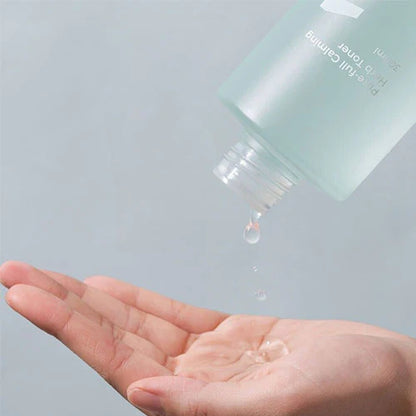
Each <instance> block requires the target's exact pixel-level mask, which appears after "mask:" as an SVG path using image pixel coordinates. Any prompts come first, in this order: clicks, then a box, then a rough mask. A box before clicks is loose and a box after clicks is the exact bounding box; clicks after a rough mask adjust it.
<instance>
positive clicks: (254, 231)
mask: <svg viewBox="0 0 416 416" xmlns="http://www.w3.org/2000/svg"><path fill="white" fill-rule="evenodd" d="M260 217H261V214H260V213H259V212H257V211H254V210H253V211H251V213H250V219H249V221H248V224H247V225H246V227H245V228H244V233H243V237H244V240H245V241H247V243H249V244H256V243H258V241H259V240H260V225H259V219H260Z"/></svg>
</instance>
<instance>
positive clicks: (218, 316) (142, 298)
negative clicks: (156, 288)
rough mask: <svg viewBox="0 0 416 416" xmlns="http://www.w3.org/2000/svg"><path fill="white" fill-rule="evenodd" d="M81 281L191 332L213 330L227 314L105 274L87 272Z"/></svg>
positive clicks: (198, 332)
mask: <svg viewBox="0 0 416 416" xmlns="http://www.w3.org/2000/svg"><path fill="white" fill-rule="evenodd" d="M84 283H85V284H87V285H89V286H92V287H95V288H97V289H100V290H102V291H104V292H107V293H109V294H110V295H112V296H114V297H115V298H117V299H119V300H121V301H122V302H124V303H126V304H128V305H131V306H134V307H136V308H138V309H140V310H142V311H144V312H147V313H150V314H152V315H155V316H158V317H160V318H162V319H165V320H166V321H169V322H171V323H172V324H174V325H176V326H177V327H179V328H182V329H184V330H185V331H187V332H190V333H194V334H200V333H203V332H206V331H212V330H214V329H215V328H216V327H217V326H218V325H219V324H220V323H221V322H222V321H223V320H224V319H226V318H227V317H228V316H229V314H226V313H223V312H219V311H214V310H211V309H205V308H199V307H197V306H192V305H189V304H187V303H183V302H180V301H177V300H174V299H171V298H168V297H166V296H163V295H161V294H159V293H156V292H152V291H150V290H147V289H144V288H142V287H137V286H134V285H132V284H130V283H126V282H122V281H121V280H117V279H114V278H112V277H108V276H91V277H88V278H87V279H85V280H84Z"/></svg>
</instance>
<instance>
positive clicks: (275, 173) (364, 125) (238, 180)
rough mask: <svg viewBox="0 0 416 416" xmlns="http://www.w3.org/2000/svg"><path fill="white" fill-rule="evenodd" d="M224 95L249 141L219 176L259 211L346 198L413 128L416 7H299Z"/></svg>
mask: <svg viewBox="0 0 416 416" xmlns="http://www.w3.org/2000/svg"><path fill="white" fill-rule="evenodd" d="M219 95H220V98H221V100H222V101H223V102H224V103H225V105H226V106H227V107H228V108H229V109H230V110H231V111H232V113H233V114H234V115H235V116H236V117H237V118H238V119H239V120H240V121H241V123H242V124H243V125H244V126H245V127H246V130H247V133H248V134H247V137H246V138H245V139H244V140H242V141H241V142H240V143H238V144H236V145H235V146H234V147H232V148H231V149H230V150H229V151H228V152H227V153H226V154H225V155H224V159H223V160H222V161H221V162H220V164H219V165H218V166H217V167H216V168H215V169H214V173H215V174H216V175H217V176H218V177H219V178H220V179H221V180H222V181H223V182H224V183H226V184H227V185H228V186H229V187H230V188H232V189H234V190H236V191H237V192H239V193H240V194H241V195H242V196H244V197H245V198H246V199H247V200H248V202H249V204H250V205H251V207H252V208H253V209H255V210H256V211H258V212H259V213H264V212H266V211H267V210H268V209H269V208H270V207H271V206H272V205H273V204H275V203H276V201H277V200H279V199H280V198H281V197H282V195H283V194H284V193H285V192H287V190H288V189H290V187H291V186H292V185H294V184H296V183H297V182H298V181H299V180H300V179H302V178H305V179H307V180H309V181H311V182H312V183H314V184H315V185H317V186H318V187H319V188H321V189H322V190H324V191H326V192H327V193H328V194H329V195H331V196H332V197H333V198H335V199H337V200H344V199H345V198H347V197H348V196H349V195H350V194H351V193H352V192H353V191H354V190H355V189H356V187H357V186H358V185H359V184H360V183H361V182H362V181H363V180H364V179H365V178H366V177H367V176H368V175H369V173H370V172H371V171H372V170H373V169H374V168H375V166H376V165H377V164H378V163H379V162H380V161H381V160H382V159H383V158H384V157H385V156H386V154H387V153H388V152H389V151H390V150H391V149H392V148H393V146H394V145H395V144H396V143H397V142H398V141H399V140H400V138H401V137H402V136H403V135H404V134H405V133H406V131H408V130H409V129H410V128H411V127H412V125H413V124H414V123H415V122H416V0H408V1H406V0H324V1H322V0H300V1H298V2H296V3H295V5H294V7H293V8H292V9H290V10H289V12H288V13H287V14H286V15H285V16H284V17H283V18H282V19H281V20H280V21H279V23H278V24H277V25H276V26H275V27H274V28H273V29H272V30H271V31H270V33H269V34H268V35H267V36H266V37H265V38H264V39H263V40H262V41H261V42H260V44H259V45H258V46H257V47H256V48H255V49H254V50H253V51H252V52H251V53H250V54H249V55H248V57H247V58H246V59H245V60H244V61H243V63H242V64H241V65H240V66H239V67H238V68H237V69H236V70H235V71H234V72H233V73H232V74H231V76H230V77H229V78H228V79H227V80H226V82H225V83H224V84H223V85H222V86H221V88H220V90H219ZM415 158H416V156H415ZM415 160H416V159H415Z"/></svg>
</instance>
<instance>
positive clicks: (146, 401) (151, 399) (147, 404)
mask: <svg viewBox="0 0 416 416" xmlns="http://www.w3.org/2000/svg"><path fill="white" fill-rule="evenodd" d="M128 399H129V401H130V402H132V403H133V404H134V405H135V406H138V407H140V408H142V409H144V410H150V411H152V412H158V413H159V414H163V413H164V412H163V407H162V403H161V401H160V397H159V396H156V394H152V393H149V392H148V391H145V390H142V389H140V388H135V389H133V390H132V391H131V392H129V393H128Z"/></svg>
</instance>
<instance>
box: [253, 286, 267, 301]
mask: <svg viewBox="0 0 416 416" xmlns="http://www.w3.org/2000/svg"><path fill="white" fill-rule="evenodd" d="M254 296H255V297H256V299H257V300H258V301H260V302H263V301H265V300H266V299H267V294H266V291H265V290H263V289H257V290H256V291H255V292H254Z"/></svg>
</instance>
